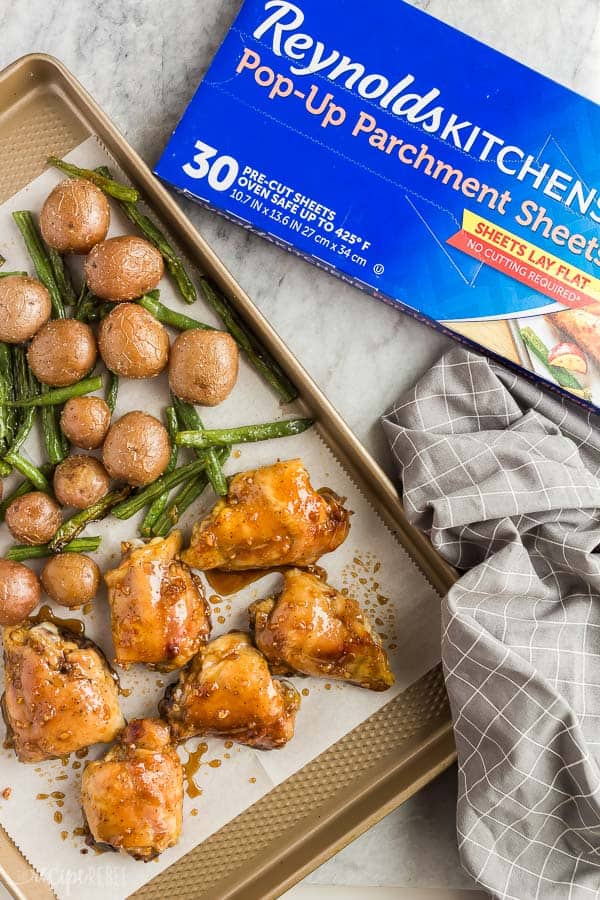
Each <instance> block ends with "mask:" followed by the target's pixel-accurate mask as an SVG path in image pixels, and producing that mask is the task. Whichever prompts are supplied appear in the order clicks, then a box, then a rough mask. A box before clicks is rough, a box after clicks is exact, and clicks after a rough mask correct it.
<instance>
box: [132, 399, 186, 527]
mask: <svg viewBox="0 0 600 900" xmlns="http://www.w3.org/2000/svg"><path fill="white" fill-rule="evenodd" d="M165 417H166V419H167V429H168V431H169V437H170V439H171V456H170V457H169V462H168V465H167V468H166V469H165V471H164V473H163V474H164V475H168V474H169V472H172V471H173V470H174V469H175V466H176V465H177V459H178V457H179V447H178V446H177V444H176V443H175V435H176V434H177V414H176V413H175V409H174V408H173V407H172V406H168V407H167V408H166V410H165ZM168 502H169V491H164V492H163V493H162V494H161V495H160V496H159V497H157V498H156V500H154V502H153V503H152V504H151V505H150V507H149V509H148V512H147V513H146V515H145V517H144V521H143V522H142V525H141V528H140V532H141V534H142V535H143V537H150V535H151V534H152V526H153V525H154V523H155V522H156V520H157V519H158V517H159V516H160V515H161V514H162V512H163V510H164V508H165V506H166V505H167V503H168Z"/></svg>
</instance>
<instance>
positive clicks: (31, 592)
mask: <svg viewBox="0 0 600 900" xmlns="http://www.w3.org/2000/svg"><path fill="white" fill-rule="evenodd" d="M41 593H42V592H41V589H40V583H39V581H38V578H37V575H36V574H35V572H32V571H31V569H28V568H27V566H24V565H23V563H20V562H13V560H11V559H0V625H1V626H2V627H3V628H6V627H7V626H8V625H17V624H18V623H19V622H22V621H23V619H26V618H27V616H28V615H29V614H30V613H31V612H33V610H34V609H35V608H36V606H37V605H38V603H39V602H40V597H41Z"/></svg>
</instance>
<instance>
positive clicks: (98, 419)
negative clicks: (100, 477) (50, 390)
mask: <svg viewBox="0 0 600 900" xmlns="http://www.w3.org/2000/svg"><path fill="white" fill-rule="evenodd" d="M60 427H61V428H62V430H63V432H64V434H65V435H66V437H67V438H68V439H69V441H70V442H71V443H72V444H73V446H74V447H79V448H80V449H81V450H96V448H97V447H101V446H102V443H103V442H104V438H105V437H106V433H107V431H108V429H109V428H110V409H109V408H108V404H107V403H106V401H105V400H103V399H102V397H71V399H70V400H67V402H66V403H65V405H64V407H63V410H62V412H61V415H60Z"/></svg>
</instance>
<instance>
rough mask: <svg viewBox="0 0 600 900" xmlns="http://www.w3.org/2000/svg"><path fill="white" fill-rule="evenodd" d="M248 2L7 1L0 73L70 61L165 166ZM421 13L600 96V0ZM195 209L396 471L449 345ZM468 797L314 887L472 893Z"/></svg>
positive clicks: (425, 0)
mask: <svg viewBox="0 0 600 900" xmlns="http://www.w3.org/2000/svg"><path fill="white" fill-rule="evenodd" d="M324 2H326V0H324ZM238 5H239V4H238V2H236V0H178V2H173V0H89V2H87V3H83V2H81V0H21V2H19V3H14V2H10V0H0V34H1V35H2V42H1V44H0V65H2V66H4V65H6V64H7V63H9V62H11V61H12V60H14V59H16V58H17V57H19V56H21V55H22V54H24V53H28V52H31V51H34V50H35V51H45V52H47V53H51V54H53V55H55V56H57V57H59V58H60V59H62V60H63V61H64V62H65V63H66V65H67V66H68V67H69V68H70V69H71V70H72V71H73V72H74V74H75V75H76V76H77V77H78V78H79V79H80V80H81V81H82V82H83V84H84V86H85V87H86V88H87V89H88V90H89V91H90V93H91V94H93V96H94V97H95V98H96V99H97V100H98V102H99V103H100V104H101V106H102V107H103V108H104V109H105V110H106V112H107V113H108V114H109V115H110V116H111V117H112V119H113V120H114V121H115V123H116V124H117V126H119V127H120V129H121V130H122V131H123V132H124V134H125V135H126V137H127V138H128V140H129V141H130V142H131V143H132V144H133V146H134V147H135V148H136V149H137V150H138V151H139V152H140V153H141V155H142V156H143V157H144V158H145V159H146V160H147V161H148V162H149V163H150V164H152V163H154V162H155V160H156V159H157V157H158V155H159V154H160V151H161V148H162V147H163V145H164V143H165V141H166V138H167V136H168V135H169V133H170V131H171V130H172V129H173V127H174V125H175V123H176V121H177V119H178V117H179V115H180V114H181V113H182V111H183V108H184V106H185V104H186V102H187V101H188V100H189V98H190V97H191V95H192V93H193V91H194V88H195V86H196V84H197V82H198V80H199V78H200V77H201V75H202V74H203V73H204V71H205V70H206V68H207V66H208V64H209V62H210V59H211V57H212V55H213V53H214V52H215V50H216V49H217V47H218V45H219V42H220V40H221V39H222V37H223V36H224V34H225V33H226V31H227V28H228V26H229V24H230V22H231V21H232V19H233V17H234V14H235V12H236V10H237V7H238ZM415 5H417V6H420V7H422V8H424V9H427V10H428V11H429V12H430V13H432V14H434V15H436V16H438V17H440V18H442V19H444V20H445V21H447V22H449V23H450V24H453V25H456V26H457V27H459V28H462V29H463V30H465V31H467V32H469V33H470V34H472V35H474V36H475V37H478V38H480V39H482V40H485V41H487V42H488V43H491V44H492V45H493V46H495V47H496V48H498V49H500V50H503V51H505V52H507V53H509V54H511V55H513V56H515V57H517V58H518V59H520V60H521V61H523V62H526V63H528V64H529V65H531V66H533V67H534V68H536V69H538V70H540V71H542V72H544V73H545V74H547V75H549V76H551V77H553V78H555V79H556V80H558V81H561V82H563V83H564V84H567V85H569V86H570V87H573V88H574V89H575V90H578V91H580V92H581V93H583V94H586V95H587V96H589V97H592V98H594V99H596V100H600V79H599V78H598V75H599V74H600V53H599V52H598V51H599V50H600V27H599V20H600V16H599V10H600V4H599V3H598V0H494V2H492V0H417V2H416V4H415ZM367 8H368V5H367ZM183 205H184V207H185V209H186V212H187V213H188V214H189V215H190V216H191V218H192V220H193V221H194V222H195V223H196V225H197V226H198V227H199V229H200V231H201V232H202V233H203V235H204V236H205V237H206V239H207V240H208V241H209V243H210V244H212V246H213V247H214V249H215V250H216V251H217V253H219V254H220V256H221V257H222V259H223V260H224V262H225V263H226V264H227V265H228V266H229V268H230V269H231V271H232V272H233V273H234V275H235V276H236V277H237V278H238V280H239V281H240V282H241V284H242V285H243V286H244V287H245V288H246V289H247V291H248V293H249V294H250V295H251V296H252V297H253V298H254V300H255V302H256V303H257V304H258V306H259V307H260V308H261V309H262V310H263V312H264V313H265V314H266V316H267V317H268V318H269V319H270V321H271V322H272V323H273V325H274V326H275V328H276V329H277V330H278V332H279V333H280V334H281V336H282V337H283V338H284V339H285V340H286V341H287V342H288V344H289V345H290V347H291V348H292V350H293V351H294V352H295V353H296V355H297V356H298V358H299V359H300V361H301V362H302V363H303V364H304V366H305V367H306V368H307V369H308V371H309V372H310V373H311V374H312V376H313V377H314V378H315V379H316V381H317V382H318V383H319V384H320V385H321V386H322V388H323V389H324V390H325V392H326V393H327V394H328V395H329V397H330V399H331V400H332V401H333V403H334V404H335V405H336V406H337V408H338V409H339V410H340V412H341V413H342V415H343V416H344V418H345V419H346V420H347V421H348V422H349V424H350V425H351V427H352V428H353V429H354V431H355V432H356V434H357V435H358V436H359V438H360V439H361V440H362V441H363V442H364V443H365V444H366V445H367V447H368V448H369V449H370V450H371V451H372V452H373V453H374V454H375V456H376V457H377V458H378V459H379V460H380V461H381V462H382V464H383V465H384V466H387V457H386V452H385V446H384V442H383V440H382V435H381V432H380V429H379V425H378V416H379V414H380V413H381V411H382V410H383V409H384V408H385V407H386V406H387V405H388V404H389V403H390V402H391V401H392V400H393V399H394V398H395V397H396V395H397V394H398V393H399V392H400V391H401V390H402V389H404V388H405V387H407V386H408V385H409V384H411V383H412V382H413V381H414V380H415V379H416V378H418V376H419V375H420V374H421V373H422V372H423V371H425V370H426V369H427V368H428V367H429V366H430V365H431V363H432V361H433V360H434V359H436V357H437V356H438V355H439V354H440V353H441V352H442V351H443V350H444V348H445V347H446V346H447V345H448V343H449V342H448V341H447V339H446V338H444V337H442V336H440V335H439V334H436V333H435V332H434V331H432V330H430V329H428V328H427V327H425V326H423V325H421V324H419V323H417V322H415V321H413V320H411V319H410V318H408V317H407V316H404V315H402V314H401V313H399V312H397V311H395V310H393V309H390V308H388V307H385V306H384V305H382V304H379V303H376V302H375V301H373V300H371V299H370V298H368V297H366V296H365V295H363V294H361V293H359V292H358V291H357V290H354V289H352V288H350V287H348V286H346V285H344V284H342V283H341V282H339V281H337V280H336V279H334V278H333V277H331V276H328V275H326V274H325V273H323V272H321V271H318V270H316V269H315V268H313V267H311V266H310V265H309V264H308V263H305V262H303V261H301V260H300V259H297V258H295V257H293V256H290V255H288V254H286V253H285V252H284V251H282V250H279V249H277V248H275V247H273V246H272V245H271V244H267V243H265V242H263V241H262V240H260V239H259V238H257V237H254V236H253V235H250V234H249V233H248V232H247V231H243V230H242V229H240V228H237V227H235V226H234V225H231V224H230V223H228V222H226V221H225V220H224V219H222V218H220V217H219V216H217V215H215V214H212V213H209V212H206V211H203V210H200V209H199V208H198V207H195V206H193V205H192V204H191V203H185V202H184V203H183ZM455 790H456V784H455V775H454V773H448V774H446V775H445V776H443V777H442V778H441V779H439V780H438V782H436V783H435V784H434V785H432V786H430V787H429V788H428V789H426V790H425V791H423V792H422V793H421V794H420V795H418V796H417V797H415V798H413V799H412V800H410V801H409V802H408V803H407V804H405V805H404V807H402V808H401V809H400V810H398V811H397V812H396V813H394V814H392V815H391V816H389V817H388V818H387V819H386V820H384V822H382V823H380V824H379V825H378V826H376V828H375V829H373V830H372V831H371V832H370V833H368V834H366V835H364V836H363V837H362V838H361V839H360V840H359V841H357V842H356V843H355V844H353V845H351V846H350V847H348V848H347V849H346V850H344V851H343V852H342V853H341V854H340V855H339V856H338V857H337V858H335V859H334V860H332V861H330V862H329V863H327V864H326V865H325V866H324V867H322V869H320V870H319V871H318V872H316V873H314V874H313V875H312V876H311V880H313V881H315V882H317V883H321V884H323V883H326V882H329V883H338V884H343V883H348V884H377V883H379V884H400V885H402V884H407V885H413V886H419V885H422V886H431V887H433V886H440V887H444V886H447V887H467V886H469V884H470V882H469V879H468V878H467V876H466V875H464V874H463V873H462V871H461V870H460V866H459V863H458V858H457V852H456V847H455V833H454V796H455Z"/></svg>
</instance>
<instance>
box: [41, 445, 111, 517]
mask: <svg viewBox="0 0 600 900" xmlns="http://www.w3.org/2000/svg"><path fill="white" fill-rule="evenodd" d="M53 484H54V493H55V495H56V499H57V500H58V502H59V503H62V505H63V506H74V507H75V508H76V509H87V507H88V506H92V504H94V503H96V502H97V501H98V500H100V499H101V498H102V497H104V495H105V494H108V491H109V488H110V477H109V475H108V472H107V471H106V469H105V468H104V466H103V465H102V463H101V462H100V460H99V459H96V458H95V457H94V456H68V457H67V458H66V459H64V460H63V461H62V462H61V463H59V464H58V465H57V467H56V469H55V471H54V482H53Z"/></svg>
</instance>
